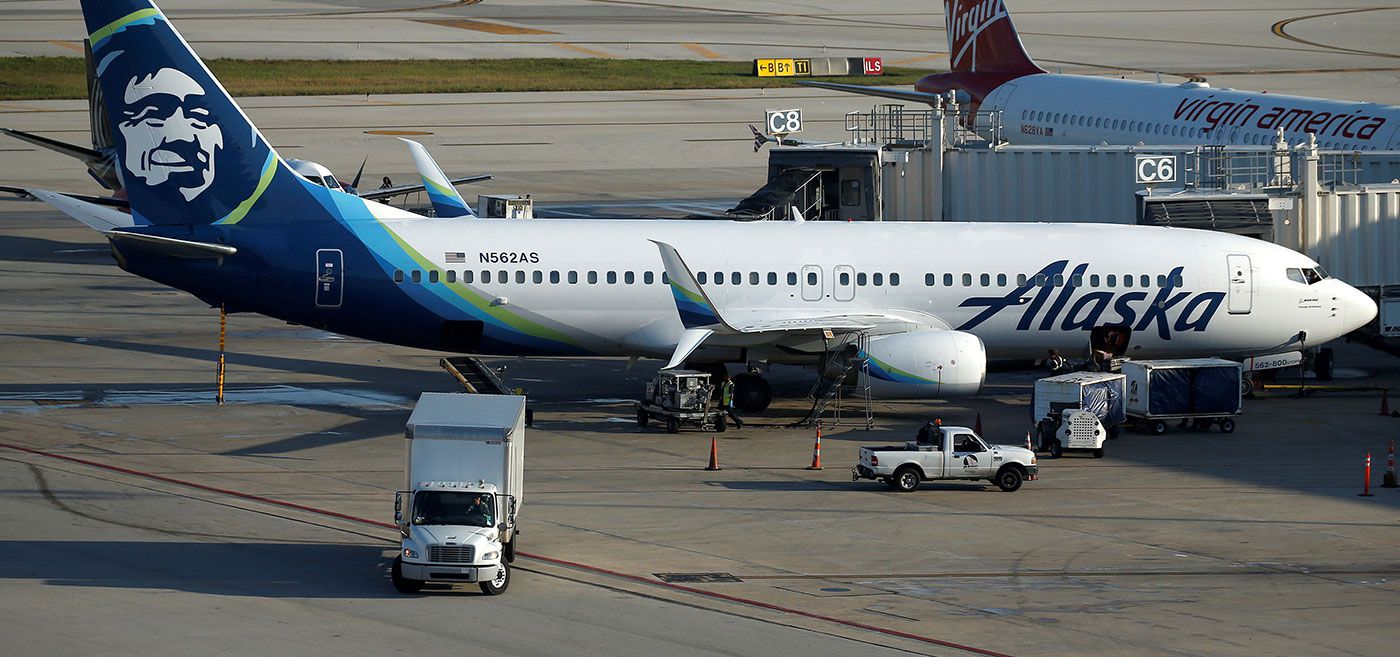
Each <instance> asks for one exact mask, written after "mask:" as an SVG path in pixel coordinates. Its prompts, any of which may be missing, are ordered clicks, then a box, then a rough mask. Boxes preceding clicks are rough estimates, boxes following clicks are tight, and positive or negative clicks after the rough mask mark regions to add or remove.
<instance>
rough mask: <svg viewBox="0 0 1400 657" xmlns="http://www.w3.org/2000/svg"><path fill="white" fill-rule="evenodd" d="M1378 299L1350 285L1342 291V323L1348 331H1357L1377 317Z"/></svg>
mask: <svg viewBox="0 0 1400 657" xmlns="http://www.w3.org/2000/svg"><path fill="white" fill-rule="evenodd" d="M1377 310H1378V309H1377V306H1376V300H1375V299H1372V298H1371V295H1369V294H1366V293H1365V292H1362V291H1361V290H1358V289H1356V288H1354V287H1352V286H1350V285H1347V286H1346V289H1345V290H1343V291H1342V325H1343V326H1345V327H1346V331H1347V333H1350V332H1352V331H1355V330H1356V329H1359V328H1361V327H1363V326H1365V325H1367V324H1369V323H1371V320H1373V319H1375V318H1376V312H1377Z"/></svg>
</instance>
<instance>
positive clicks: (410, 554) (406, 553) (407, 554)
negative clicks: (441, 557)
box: [403, 547, 418, 559]
mask: <svg viewBox="0 0 1400 657" xmlns="http://www.w3.org/2000/svg"><path fill="white" fill-rule="evenodd" d="M403 558H405V559H417V558H418V552H417V551H416V550H414V549H413V548H407V547H406V548H404V549H403Z"/></svg>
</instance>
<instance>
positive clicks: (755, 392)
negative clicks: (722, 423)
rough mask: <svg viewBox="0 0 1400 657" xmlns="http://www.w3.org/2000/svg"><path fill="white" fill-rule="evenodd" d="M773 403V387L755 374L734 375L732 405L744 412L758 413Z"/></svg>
mask: <svg viewBox="0 0 1400 657" xmlns="http://www.w3.org/2000/svg"><path fill="white" fill-rule="evenodd" d="M771 403H773V387H772V386H770V385H768V381H767V380H765V379H764V378H763V377H761V376H759V375H757V374H749V373H744V374H739V375H736V376H735V377H734V406H735V408H738V409H739V410H741V411H744V412H746V413H759V412H762V411H765V410H768V405H769V404H771Z"/></svg>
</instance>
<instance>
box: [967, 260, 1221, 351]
mask: <svg viewBox="0 0 1400 657" xmlns="http://www.w3.org/2000/svg"><path fill="white" fill-rule="evenodd" d="M1068 267H1069V261H1068V260H1059V261H1056V262H1052V263H1050V264H1049V265H1046V266H1045V268H1044V269H1041V270H1040V271H1039V272H1037V273H1036V274H1035V275H1034V276H1030V277H1029V278H1027V279H1026V282H1025V283H1024V284H1023V285H1020V286H1019V287H1017V288H1016V289H1014V290H1012V291H1011V292H1009V293H1007V294H1006V295H1005V296H1000V297H971V298H968V299H966V300H964V301H963V302H962V303H960V304H958V307H960V308H984V310H982V312H980V313H978V314H977V316H975V317H973V318H972V319H970V320H968V321H967V322H965V323H963V325H962V326H959V327H958V330H959V331H970V330H972V329H974V328H976V327H977V326H979V325H981V324H982V323H983V322H985V321H987V320H989V319H991V318H992V317H995V316H996V315H997V314H998V313H1000V312H1002V311H1003V310H1006V309H1008V308H1011V307H1013V306H1018V307H1019V306H1024V309H1023V310H1022V311H1021V318H1020V320H1019V321H1018V322H1017V323H1016V330H1018V331H1054V330H1060V331H1089V330H1092V329H1093V328H1094V327H1096V326H1102V325H1112V326H1128V327H1132V329H1133V332H1134V333H1140V332H1143V331H1147V330H1150V329H1152V328H1156V330H1157V337H1159V338H1161V339H1163V340H1170V339H1172V332H1173V331H1175V332H1183V331H1205V330H1206V328H1207V327H1209V326H1210V321H1211V319H1212V318H1213V317H1215V313H1216V311H1218V310H1219V309H1220V304H1221V302H1223V301H1224V300H1225V293H1224V292H1197V293H1195V294H1192V293H1191V292H1181V291H1178V289H1179V288H1180V287H1181V285H1182V276H1181V274H1182V271H1184V270H1185V268H1184V267H1176V268H1175V269H1172V270H1171V272H1170V273H1168V274H1167V275H1166V276H1165V277H1161V276H1159V277H1157V280H1158V281H1159V283H1160V284H1159V285H1158V288H1157V290H1156V292H1155V294H1154V293H1153V292H1152V291H1151V290H1149V289H1142V290H1133V291H1123V292H1115V291H1109V290H1103V289H1094V290H1092V291H1089V292H1085V293H1083V294H1079V293H1078V290H1079V289H1080V288H1082V287H1083V283H1084V275H1085V272H1086V271H1088V269H1089V265H1088V264H1087V263H1086V264H1080V265H1077V266H1075V267H1074V270H1073V271H1072V272H1070V273H1069V275H1065V269H1066V268H1068ZM1061 282H1062V283H1063V284H1062V285H1057V284H1054V283H1061ZM1125 287H1126V286H1125ZM1149 296H1151V297H1152V299H1151V301H1148V297H1149ZM1105 314H1107V315H1108V316H1107V317H1106V316H1105ZM1037 319H1038V320H1039V321H1036V320H1037Z"/></svg>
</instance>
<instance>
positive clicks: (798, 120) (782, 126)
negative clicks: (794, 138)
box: [765, 109, 802, 135]
mask: <svg viewBox="0 0 1400 657" xmlns="http://www.w3.org/2000/svg"><path fill="white" fill-rule="evenodd" d="M765 113H766V114H767V115H768V116H767V121H765V123H766V125H767V126H768V134H770V135H790V134H793V133H795V132H802V110H800V109H790V110H768V111H767V112H765Z"/></svg>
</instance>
